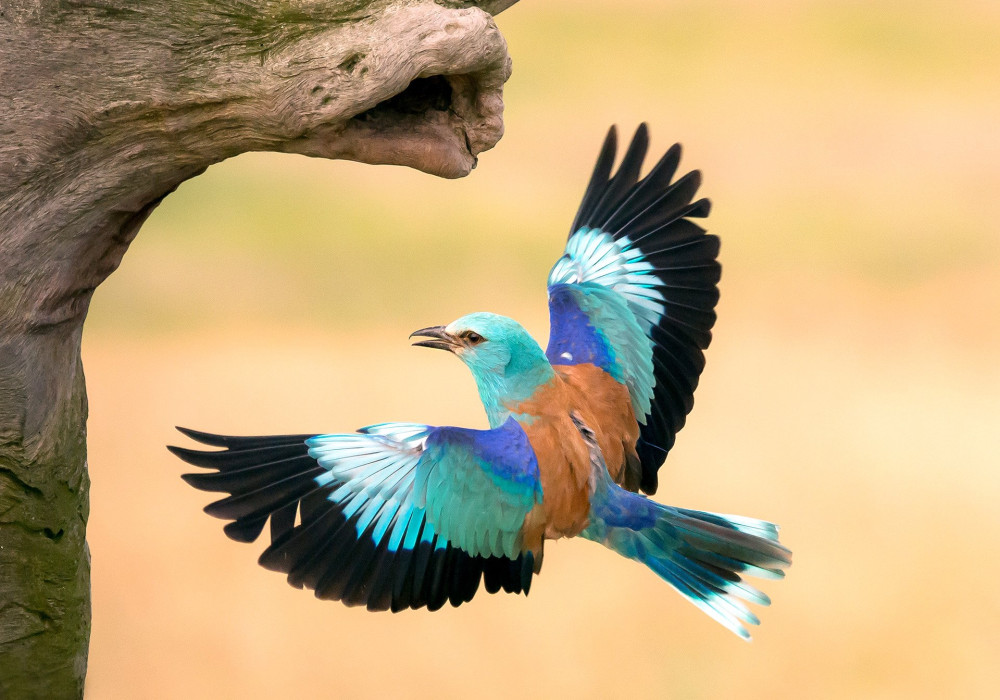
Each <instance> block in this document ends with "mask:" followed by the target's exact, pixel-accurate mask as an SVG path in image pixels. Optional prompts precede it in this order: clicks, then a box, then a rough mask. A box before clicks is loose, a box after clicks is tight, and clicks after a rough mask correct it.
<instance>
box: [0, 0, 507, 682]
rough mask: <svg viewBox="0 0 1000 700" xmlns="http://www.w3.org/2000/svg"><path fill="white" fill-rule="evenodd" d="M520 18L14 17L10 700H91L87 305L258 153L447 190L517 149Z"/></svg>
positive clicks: (354, 0)
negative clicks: (187, 188)
mask: <svg viewBox="0 0 1000 700" xmlns="http://www.w3.org/2000/svg"><path fill="white" fill-rule="evenodd" d="M515 1H516V0H493V1H492V2H490V1H483V2H459V1H454V2H451V1H447V0H170V1H169V2H168V1H164V2H151V1H149V0H0V697H4V698H21V697H40V698H64V697H79V696H82V694H83V684H84V678H85V674H86V665H87V643H88V639H89V633H90V560H89V553H88V550H87V545H86V538H85V535H86V523H87V509H88V483H89V482H88V477H87V466H86V418H87V398H86V389H85V385H84V376H83V368H82V365H81V362H80V339H81V334H82V329H83V322H84V319H85V317H86V313H87V309H88V306H89V303H90V299H91V296H92V294H93V292H94V290H95V289H96V288H97V286H98V285H99V284H100V283H101V282H102V281H103V280H104V279H105V278H106V277H107V276H108V275H109V274H111V272H113V271H114V270H115V268H116V267H117V266H118V264H119V262H120V261H121V258H122V255H123V254H124V253H125V250H126V249H127V248H128V245H129V243H130V242H131V241H132V239H133V238H134V237H135V235H136V233H137V232H138V230H139V228H140V226H141V225H142V223H143V222H144V221H145V219H146V217H147V216H149V214H150V212H151V211H152V210H153V209H154V208H155V207H156V205H157V204H158V203H159V202H160V201H161V200H162V199H163V197H165V196H166V195H167V194H168V193H170V192H172V191H173V190H174V189H175V188H176V187H177V186H178V185H179V184H180V183H181V182H183V181H184V180H186V179H188V178H190V177H193V176H195V175H197V174H199V173H201V172H202V171H204V170H205V168H207V167H208V166H209V165H211V164H213V163H217V162H219V161H221V160H224V159H225V158H229V157H230V156H234V155H236V154H238V153H242V152H244V151H254V150H256V151H262V150H271V151H285V152H292V153H301V154H305V155H310V156H318V157H324V158H346V159H350V160H357V161H361V162H365V163H392V164H398V165H407V166H410V167H414V168H418V169H420V170H423V171H425V172H428V173H432V174H435V175H440V176H444V177H459V176H463V175H466V174H468V173H469V171H470V170H471V169H472V168H473V167H475V163H476V156H477V154H478V153H480V152H481V151H484V150H486V149H489V148H491V147H492V146H493V145H494V144H495V143H496V142H497V141H498V140H499V138H500V137H501V135H502V133H503V118H502V110H503V98H502V88H503V84H504V82H505V81H506V79H507V77H508V76H509V74H510V59H509V58H508V55H507V48H506V44H505V42H504V40H503V37H502V36H501V34H500V33H499V31H498V30H497V28H496V25H495V24H494V22H493V20H492V17H491V14H493V13H496V12H499V11H500V10H502V9H505V8H506V7H508V6H510V5H512V4H514V2H515Z"/></svg>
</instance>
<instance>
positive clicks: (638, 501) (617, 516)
mask: <svg viewBox="0 0 1000 700" xmlns="http://www.w3.org/2000/svg"><path fill="white" fill-rule="evenodd" d="M581 432H583V433H584V437H585V438H587V439H588V442H589V443H590V445H591V461H592V462H593V469H594V494H593V496H592V497H591V510H590V524H589V525H588V526H587V528H586V529H585V530H584V531H583V532H581V533H580V536H581V537H585V538H587V539H589V540H593V541H594V542H599V543H601V544H603V545H604V546H605V547H608V548H610V549H613V550H614V551H616V552H618V553H619V554H621V555H622V556H625V557H628V558H629V559H635V560H636V561H639V562H642V563H643V564H645V565H646V566H648V567H649V568H650V569H652V570H653V571H655V572H656V573H657V574H658V575H659V576H660V577H661V578H662V579H663V580H664V581H666V582H667V583H669V584H670V585H671V586H673V587H674V588H676V589H677V590H678V591H679V592H680V593H681V594H682V595H683V596H684V597H686V598H687V599H688V600H690V601H691V602H692V603H694V604H695V605H697V606H698V607H699V608H700V609H701V610H702V611H704V612H705V613H707V614H708V615H709V616H710V617H712V618H713V619H714V620H716V621H718V622H720V623H721V624H722V625H724V626H725V627H726V628H727V629H729V630H731V631H732V632H734V633H736V634H738V635H739V636H740V637H742V638H743V639H746V640H749V639H750V633H749V632H747V630H746V627H744V624H747V625H759V624H760V620H758V619H757V616H756V615H754V614H753V613H752V612H750V610H749V609H748V608H747V606H746V605H744V603H743V601H749V602H752V603H758V604H760V605H770V604H771V599H770V598H768V597H767V596H766V595H765V594H764V593H761V592H760V591H758V590H757V589H756V588H754V587H753V586H751V585H749V584H747V583H745V582H744V581H743V578H742V576H741V575H746V574H750V575H753V576H758V577H761V578H782V577H783V576H784V575H785V573H784V569H786V568H788V566H789V565H791V563H792V553H791V552H790V551H789V550H788V549H787V548H786V547H784V546H783V545H782V544H781V543H779V542H778V527H777V526H776V525H773V524H772V523H768V522H764V521H762V520H755V519H753V518H743V517H739V516H733V515H718V514H715V513H704V512H701V511H697V510H686V509H683V508H673V507H670V506H664V505H660V504H659V503H656V502H655V501H651V500H649V499H648V498H646V497H645V496H641V495H639V494H636V493H632V492H631V491H626V490H625V489H623V488H621V487H620V486H618V485H617V484H615V483H614V482H613V481H612V480H611V477H610V476H609V475H608V470H607V468H606V467H605V465H604V460H603V459H602V458H601V454H600V450H598V449H597V445H596V443H595V442H593V439H592V437H593V436H592V434H590V435H588V432H589V431H587V429H586V428H585V427H584V428H582V429H581Z"/></svg>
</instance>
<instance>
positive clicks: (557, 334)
mask: <svg viewBox="0 0 1000 700" xmlns="http://www.w3.org/2000/svg"><path fill="white" fill-rule="evenodd" d="M648 143H649V137H648V133H647V129H646V126H645V125H642V126H640V127H639V129H638V131H637V132H636V134H635V137H634V138H633V139H632V142H631V144H630V145H629V147H628V149H627V151H626V153H625V155H624V156H623V158H622V161H621V164H620V165H619V166H618V168H617V170H616V171H615V172H614V174H612V169H613V163H614V160H615V154H616V150H617V137H616V132H615V129H614V128H613V127H612V129H611V130H610V132H609V133H608V136H607V138H606V140H605V142H604V146H603V148H602V149H601V152H600V155H599V157H598V159H597V165H596V166H595V168H594V172H593V175H592V176H591V178H590V183H589V184H588V186H587V189H586V192H585V193H584V195H583V201H582V202H581V204H580V208H579V211H578V212H577V214H576V218H575V219H574V221H573V224H572V226H571V227H570V234H569V240H568V242H567V244H566V248H565V252H564V253H563V255H562V257H561V258H559V260H557V261H556V264H555V266H554V267H553V268H552V272H551V273H550V274H549V279H548V299H549V313H550V322H551V330H550V337H549V341H548V347H547V348H546V349H544V350H543V349H542V347H541V346H540V345H539V344H538V343H537V342H536V341H535V340H534V339H533V338H532V337H531V336H530V335H529V334H528V333H527V331H525V329H524V328H523V327H522V326H521V325H520V324H519V323H518V322H517V321H514V320H512V319H510V318H506V317H504V316H499V315H497V314H492V313H482V312H480V313H472V314H469V315H467V316H463V317H462V318H459V319H458V320H455V321H452V322H451V323H449V324H448V325H445V326H433V327H430V328H423V329H421V330H419V331H416V332H415V333H413V334H412V336H411V337H413V336H416V337H418V338H419V340H418V341H417V342H415V343H414V344H415V345H420V346H424V347H429V348H439V349H441V350H446V351H447V352H450V353H453V354H454V355H455V356H457V357H458V358H459V359H460V360H462V362H464V363H465V365H466V366H467V367H468V368H469V370H470V371H471V372H472V376H473V378H474V379H475V382H476V386H477V388H478V390H479V396H480V398H481V399H482V402H483V407H484V408H485V409H486V415H487V418H488V420H489V426H490V427H489V429H488V430H472V429H469V428H458V427H444V426H430V425H423V424H418V423H382V424H379V425H371V426H368V427H366V428H361V429H360V430H358V431H357V432H355V433H331V434H324V435H281V436H270V437H231V436H222V435H213V434H209V433H203V432H197V431H194V430H188V429H185V428H180V430H181V432H182V433H184V434H185V435H187V436H188V437H190V438H192V439H193V440H195V441H197V442H200V443H202V444H205V445H209V446H212V447H217V448H222V449H221V450H211V451H199V450H190V449H185V448H180V447H171V448H170V450H171V451H172V452H173V453H174V454H176V455H177V456H178V457H180V458H181V459H183V460H185V461H186V462H189V463H190V464H193V465H195V466H197V467H203V468H205V469H208V470H210V471H208V472H201V473H197V474H185V475H184V477H183V478H184V480H185V481H187V483H189V484H191V485H192V486H194V487H195V488H197V489H202V490H205V491H217V492H223V493H226V494H229V495H228V496H226V497H225V498H222V499H221V500H218V501H215V502H214V503H212V504H210V505H209V506H207V507H206V508H205V511H206V512H207V513H208V514H209V515H213V516H215V517H218V518H223V519H225V520H229V521H231V522H229V523H228V524H226V525H225V527H224V530H225V532H226V534H227V535H228V536H229V537H231V538H232V539H234V540H237V541H240V542H253V541H255V540H256V539H257V538H258V537H260V535H261V533H262V532H263V530H264V527H265V525H266V524H267V522H268V520H270V532H269V536H270V545H269V546H268V547H267V549H265V550H264V552H263V554H262V555H261V556H260V564H261V565H262V566H264V567H265V568H267V569H271V570H274V571H279V572H281V573H284V574H286V575H287V577H288V582H289V583H290V584H291V585H293V586H295V587H297V588H302V587H303V586H304V587H306V588H309V589H312V590H314V591H315V593H316V596H317V597H318V598H322V599H332V600H340V601H343V602H344V603H346V604H347V605H366V606H367V607H368V609H370V610H392V611H399V610H402V609H405V608H421V607H427V608H429V609H431V610H436V609H438V608H440V607H442V606H443V605H444V604H445V602H450V603H451V604H452V605H454V606H457V605H460V604H461V603H464V602H467V601H469V600H471V599H472V598H473V596H474V595H475V594H476V591H477V590H478V589H479V587H480V584H482V585H483V586H484V587H485V588H486V590H487V591H489V592H490V593H496V592H498V591H500V590H504V591H506V592H508V593H522V592H523V593H525V594H527V593H528V590H529V588H530V586H531V582H532V577H533V576H534V575H535V574H537V573H538V572H539V571H540V569H541V565H542V556H543V554H544V549H545V541H546V540H548V539H557V538H560V537H583V538H584V539H588V540H593V541H594V542H598V543H600V544H602V545H604V546H605V547H607V548H609V549H611V550H614V551H615V552H617V553H619V554H621V555H622V556H625V557H628V558H630V559H634V560H636V561H639V562H642V563H643V564H645V565H646V566H648V567H649V568H650V569H652V570H653V571H654V572H655V573H656V574H657V575H658V576H660V577H661V578H663V579H664V580H665V581H666V582H667V583H669V584H670V585H671V586H673V587H674V588H675V589H676V590H677V591H679V592H680V593H681V595H683V596H684V597H686V598H687V599H688V600H690V601H691V602H692V603H694V604H695V605H697V606H698V607H699V608H701V609H702V610H703V611H704V612H706V613H707V614H708V615H710V616H711V617H712V618H714V619H715V620H717V621H718V622H720V623H722V624H723V625H724V626H725V627H726V628H728V629H729V630H731V631H733V632H735V633H736V634H738V635H739V636H741V637H743V638H745V639H749V638H750V635H749V633H748V632H747V629H746V626H747V625H756V624H759V621H758V619H757V617H756V615H754V613H753V612H751V611H750V609H749V608H748V607H747V606H746V605H745V602H752V603H757V604H761V605H768V604H769V603H770V600H769V599H768V597H767V596H766V595H765V594H764V593H762V592H760V591H759V590H757V589H756V588H755V587H753V586H752V585H750V584H748V583H747V582H746V581H745V580H744V577H745V576H747V575H752V576H758V577H762V578H780V577H782V576H783V575H784V569H785V568H786V567H788V566H789V565H790V563H791V552H790V551H789V550H788V549H786V548H785V547H784V546H782V545H781V544H780V543H779V542H778V528H777V526H775V525H773V524H771V523H769V522H764V521H761V520H756V519H753V518H746V517H736V516H732V515H720V514H716V513H706V512H701V511H697V510H688V509H684V508H676V507H672V506H665V505H661V504H660V503H657V502H656V501H653V500H651V499H649V498H647V497H646V496H644V495H642V494H640V493H639V491H643V492H645V493H646V494H653V493H654V492H655V491H656V487H657V470H658V469H659V467H660V465H661V464H662V463H663V461H664V459H665V458H666V456H667V453H668V452H669V450H670V448H671V447H672V446H673V444H674V438H675V436H676V434H677V432H678V431H679V430H680V429H681V428H682V427H683V426H684V422H685V418H686V416H687V414H688V413H689V412H690V411H691V407H692V404H693V395H694V390H695V387H696V385H697V383H698V378H699V375H700V374H701V371H702V368H703V367H704V365H705V358H704V354H703V350H704V349H705V348H707V347H708V344H709V341H710V340H711V330H712V326H713V325H714V323H715V318H716V316H715V305H716V302H717V301H718V298H719V292H718V288H717V284H718V281H719V277H720V273H721V268H720V266H719V263H718V262H717V260H716V258H717V255H718V251H719V239H718V238H717V237H716V236H713V235H708V234H706V232H705V230H704V229H703V228H701V227H700V226H698V225H697V224H695V223H694V221H693V219H697V218H704V217H706V216H707V215H708V213H709V201H708V200H707V199H699V200H697V201H692V200H694V197H695V195H696V193H697V190H698V187H699V184H700V180H701V177H700V174H699V173H698V172H697V171H694V172H690V173H688V174H686V175H684V176H683V177H680V178H677V179H675V178H674V176H675V174H676V171H677V167H678V164H679V161H680V154H681V149H680V146H679V145H674V146H673V147H672V148H670V149H669V150H668V151H667V152H666V154H665V155H664V156H663V157H662V158H661V159H660V160H659V162H657V163H656V165H654V166H653V168H652V169H651V170H650V171H649V173H648V174H647V175H646V176H645V177H643V178H641V179H640V177H639V174H640V170H641V168H642V164H643V160H644V158H645V155H646V151H647V148H648Z"/></svg>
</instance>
